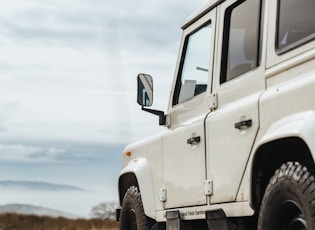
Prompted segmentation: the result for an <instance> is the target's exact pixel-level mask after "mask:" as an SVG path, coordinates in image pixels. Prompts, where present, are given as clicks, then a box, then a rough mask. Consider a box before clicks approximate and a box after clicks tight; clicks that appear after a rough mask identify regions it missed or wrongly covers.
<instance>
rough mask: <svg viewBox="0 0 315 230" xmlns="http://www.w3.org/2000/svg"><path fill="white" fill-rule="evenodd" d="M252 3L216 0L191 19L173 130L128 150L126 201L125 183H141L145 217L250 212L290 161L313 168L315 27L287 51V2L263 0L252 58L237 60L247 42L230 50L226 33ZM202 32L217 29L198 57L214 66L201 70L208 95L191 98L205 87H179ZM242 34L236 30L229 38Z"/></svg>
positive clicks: (170, 120) (171, 115)
mask: <svg viewBox="0 0 315 230" xmlns="http://www.w3.org/2000/svg"><path fill="white" fill-rule="evenodd" d="M248 1H252V0H247V1H237V0H225V1H224V0H212V1H209V2H207V3H206V4H205V5H204V6H203V7H202V8H201V9H200V10H198V11H197V12H196V13H195V14H194V15H193V16H192V17H191V18H190V19H189V20H188V21H187V22H186V23H185V25H184V26H183V27H182V29H183V37H182V42H181V46H180V53H179V58H178V61H177V66H176V71H175V77H174V82H173V87H172V92H171V95H170V102H169V106H168V110H167V113H166V122H165V126H166V127H167V131H165V132H164V133H162V134H159V135H157V136H155V137H153V138H150V139H147V140H144V141H140V142H138V143H135V144H131V145H128V146H127V147H126V148H125V150H124V153H123V169H122V171H121V174H120V178H119V197H120V201H121V203H122V201H123V198H124V194H125V192H126V190H127V188H128V187H130V186H132V185H135V186H137V187H138V188H139V190H140V191H141V197H142V203H143V208H144V212H145V215H146V216H148V217H150V218H152V219H154V220H155V221H156V222H166V221H167V218H166V216H167V212H170V211H178V212H179V213H180V219H181V220H197V219H205V218H206V215H205V213H206V211H211V210H218V209H222V210H223V211H224V213H225V214H226V216H227V217H229V218H230V217H249V216H253V215H255V213H256V214H257V213H258V212H259V210H260V204H261V199H262V197H263V195H264V191H265V189H266V186H267V184H268V181H269V179H270V178H271V176H272V175H273V174H274V172H275V170H276V169H277V168H279V167H280V166H281V165H282V164H283V163H286V162H288V161H303V160H308V161H311V162H312V163H314V158H315V138H314V137H315V136H314V135H315V92H314V91H315V40H314V25H313V27H312V28H311V29H312V30H313V31H312V32H311V33H310V34H307V35H305V36H304V37H303V35H301V37H302V38H297V39H295V41H294V42H293V43H292V44H289V45H286V44H285V41H284V40H286V38H282V40H281V38H280V34H281V33H280V32H279V30H280V29H279V24H278V23H279V20H281V19H279V18H280V17H281V15H280V16H279V14H280V13H279V12H281V10H279V7H280V6H279V2H281V1H274V0H262V1H258V0H257V4H259V5H258V6H259V7H258V8H257V14H255V15H257V20H258V28H256V31H254V32H252V33H257V36H256V38H257V41H254V43H255V45H256V46H257V50H255V52H256V51H257V52H256V53H255V60H254V61H252V60H251V59H248V58H247V57H246V54H243V56H242V55H241V57H240V56H238V57H237V58H234V59H235V60H234V61H232V59H233V57H232V53H233V52H235V53H237V52H238V51H235V50H236V49H244V50H245V49H246V45H247V44H248V42H247V43H244V44H237V43H235V44H234V43H233V42H231V40H229V41H230V43H229V44H225V42H227V38H226V36H227V35H226V33H227V32H226V31H227V27H228V26H230V27H232V26H234V25H235V27H237V26H239V25H238V24H242V23H244V24H246V23H248V22H247V21H246V20H245V21H244V22H243V21H242V20H241V19H240V20H239V21H237V20H234V21H233V20H231V21H230V22H229V23H227V18H229V19H231V18H232V19H234V18H233V17H234V16H235V15H234V14H233V12H235V11H233V10H234V9H236V8H237V7H238V6H241V5H242V4H243V3H246V2H248ZM282 1H283V0H282ZM305 1H306V0H305ZM248 4H252V2H251V3H248ZM312 6H315V5H314V4H313V5H312ZM244 7H245V6H244ZM313 10H315V8H313ZM229 12H232V13H231V14H230V13H229ZM235 14H236V13H235ZM288 14H290V13H289V12H288ZM306 14H307V12H306ZM235 17H236V16H235ZM283 20H284V19H283ZM312 24H315V22H314V21H313V23H312ZM200 28H205V29H204V31H205V32H202V33H206V32H207V33H208V32H209V31H210V32H209V34H210V35H209V37H206V38H207V45H206V47H200V49H203V50H204V49H209V51H208V52H209V56H208V57H207V58H206V60H202V61H201V62H203V61H206V63H207V66H196V67H197V70H198V71H203V72H205V73H206V74H207V79H206V89H205V90H204V91H202V92H201V93H198V94H196V92H195V94H194V95H190V94H191V88H193V89H194V87H195V86H196V84H198V82H197V83H196V81H194V80H191V79H189V78H187V79H186V80H185V81H183V79H182V81H181V83H179V82H180V78H181V77H182V78H184V74H186V72H185V71H186V69H185V68H186V67H187V66H188V64H187V65H186V64H185V61H184V60H186V56H188V51H187V49H189V48H187V47H189V44H191V43H189V42H190V41H191V42H193V39H201V38H199V37H197V34H198V31H201V29H200ZM249 28H253V26H252V25H249ZM294 29H295V28H292V30H294ZM303 32H304V31H303ZM245 33H247V32H244V31H243V32H242V31H238V34H237V35H234V34H232V32H231V34H230V35H229V39H232V37H233V36H235V38H236V37H237V36H239V37H241V36H246V34H245ZM195 34H196V37H194V38H193V37H192V36H194V35H195ZM199 34H201V33H199ZM199 34H198V36H199ZM202 36H203V34H201V35H200V37H202ZM207 36H208V35H207ZM285 36H288V34H286V35H285ZM299 36H300V35H299ZM188 38H189V39H191V40H189V39H188ZM233 38H234V37H233ZM202 39H204V38H202ZM245 39H246V38H244V41H245ZM236 40H237V39H236ZM252 40H253V39H252ZM252 40H251V41H249V42H252ZM200 41H201V40H200ZM200 41H199V42H200ZM277 44H278V45H277ZM282 46H283V47H282ZM195 49H197V51H196V50H195V51H196V52H201V51H200V50H198V49H199V48H198V47H197V48H195ZM232 49H235V50H232ZM227 50H229V51H228V52H227ZM244 52H246V51H244ZM230 53H231V57H230V56H229V55H230ZM185 55H186V56H185ZM200 56H202V55H200ZM229 58H230V59H231V60H230V59H229ZM187 60H190V59H189V58H188V57H187ZM233 62H234V64H233ZM237 62H240V63H237ZM204 63H205V62H203V63H201V64H204ZM185 65H186V66H185ZM232 65H235V66H234V67H233V68H236V67H238V66H237V65H240V68H245V70H244V69H243V70H241V73H238V74H236V73H234V72H233V71H234V70H233V71H232V70H229V68H230V69H232V67H231V66H232ZM241 65H243V66H241ZM246 65H248V66H249V65H250V67H245V66H246ZM187 68H190V67H189V66H188V67H187ZM198 68H199V69H198ZM246 68H247V69H246ZM227 69H228V70H227ZM191 71H194V70H191ZM229 71H230V72H229ZM189 74H191V72H188V73H187V75H189ZM195 74H196V75H198V74H199V72H196V73H195ZM200 74H201V73H200ZM224 77H225V78H224ZM229 78H230V79H229ZM197 81H198V80H197ZM178 84H181V86H180V87H179V88H178ZM202 84H203V82H202ZM179 91H180V92H179ZM189 140H190V143H188V142H189Z"/></svg>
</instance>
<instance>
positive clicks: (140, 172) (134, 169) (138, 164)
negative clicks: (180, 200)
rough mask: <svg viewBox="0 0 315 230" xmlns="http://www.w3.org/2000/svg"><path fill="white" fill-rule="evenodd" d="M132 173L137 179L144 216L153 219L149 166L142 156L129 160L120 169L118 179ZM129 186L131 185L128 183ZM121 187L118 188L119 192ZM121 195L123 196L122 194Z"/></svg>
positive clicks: (153, 208) (152, 194)
mask: <svg viewBox="0 0 315 230" xmlns="http://www.w3.org/2000/svg"><path fill="white" fill-rule="evenodd" d="M129 174H133V175H134V176H135V178H136V180H137V183H138V186H139V190H140V192H141V198H142V203H143V208H144V213H145V214H146V216H148V217H150V218H152V219H155V203H154V192H153V185H152V178H151V172H150V167H149V164H148V162H147V160H146V159H145V158H143V157H140V158H136V159H133V160H131V161H130V162H129V163H128V164H127V165H126V166H125V167H124V168H123V169H122V171H121V173H120V176H119V180H121V179H122V178H123V177H124V176H125V175H129ZM130 186H131V185H130ZM121 189H122V188H119V190H120V192H121ZM122 197H123V196H122Z"/></svg>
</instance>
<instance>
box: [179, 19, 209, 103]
mask: <svg viewBox="0 0 315 230" xmlns="http://www.w3.org/2000/svg"><path fill="white" fill-rule="evenodd" d="M211 36H212V33H211V24H207V25H205V26H203V27H201V28H200V29H198V30H197V31H195V32H194V33H192V34H190V35H189V36H187V37H186V40H185V46H184V52H183V56H182V60H181V66H180V71H179V76H178V79H177V82H176V87H175V94H174V98H173V105H176V104H178V103H181V102H183V101H186V100H188V99H190V98H192V97H194V96H196V95H198V94H201V93H203V92H205V91H206V89H207V85H208V78H209V74H208V72H209V65H210V55H211V53H212V50H211Z"/></svg>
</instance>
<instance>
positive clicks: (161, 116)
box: [141, 106, 166, 125]
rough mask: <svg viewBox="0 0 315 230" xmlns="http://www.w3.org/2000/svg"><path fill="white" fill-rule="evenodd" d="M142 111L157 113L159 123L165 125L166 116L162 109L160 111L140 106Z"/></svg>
mask: <svg viewBox="0 0 315 230" xmlns="http://www.w3.org/2000/svg"><path fill="white" fill-rule="evenodd" d="M141 109H142V110H143V111H146V112H148V113H152V114H154V115H157V116H159V125H165V124H166V116H165V114H164V112H163V111H160V110H154V109H148V108H144V107H143V106H142V108H141Z"/></svg>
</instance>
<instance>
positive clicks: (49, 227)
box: [0, 214, 119, 230]
mask: <svg viewBox="0 0 315 230" xmlns="http://www.w3.org/2000/svg"><path fill="white" fill-rule="evenodd" d="M118 229H119V227H118V222H116V221H114V220H101V219H75V220H71V219H66V218H63V217H58V218H53V217H47V216H35V215H20V214H2V215H0V230H118Z"/></svg>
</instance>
